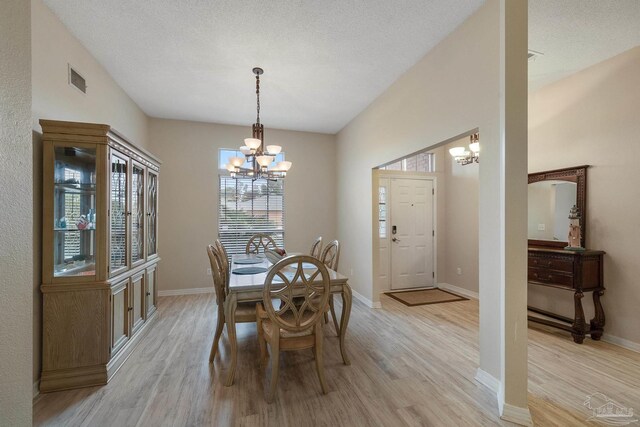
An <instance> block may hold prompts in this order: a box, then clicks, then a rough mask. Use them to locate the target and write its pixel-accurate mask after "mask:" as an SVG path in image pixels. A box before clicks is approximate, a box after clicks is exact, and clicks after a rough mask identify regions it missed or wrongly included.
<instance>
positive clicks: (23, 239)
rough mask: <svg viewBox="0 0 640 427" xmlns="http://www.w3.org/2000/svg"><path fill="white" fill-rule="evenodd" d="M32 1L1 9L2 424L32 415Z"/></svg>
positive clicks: (26, 421) (15, 0)
mask: <svg viewBox="0 0 640 427" xmlns="http://www.w3.org/2000/svg"><path fill="white" fill-rule="evenodd" d="M30 14H31V6H30V4H29V2H25V1H22V0H7V1H3V2H2V13H0V58H2V61H0V100H1V102H0V146H1V147H2V149H1V151H0V188H1V189H2V190H1V191H0V206H2V209H1V210H0V236H1V238H0V425H3V426H28V425H31V419H32V415H31V412H32V405H31V403H32V400H31V389H32V386H31V384H32V383H31V369H32V362H31V358H32V322H33V317H32V288H31V284H32V283H33V271H32V267H33V264H32V257H33V253H32V247H31V245H32V233H33V230H32V219H33V215H32V209H33V206H32V197H33V194H32V176H31V171H32V159H31V156H32V145H31V46H30V44H31V41H30V40H31V23H30Z"/></svg>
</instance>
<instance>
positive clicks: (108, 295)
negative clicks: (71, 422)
mask: <svg viewBox="0 0 640 427" xmlns="http://www.w3.org/2000/svg"><path fill="white" fill-rule="evenodd" d="M40 125H41V126H42V130H43V149H44V155H43V160H44V162H43V224H42V226H43V241H42V286H41V290H42V295H43V319H42V377H41V380H40V391H42V392H50V391H56V390H64V389H70V388H77V387H86V386H95V385H101V384H106V383H107V381H109V379H110V378H111V377H112V376H113V374H114V373H115V372H116V370H117V369H118V368H119V367H120V365H121V364H122V363H123V362H124V361H125V359H126V358H127V357H128V355H129V354H130V353H131V351H132V350H133V348H134V346H135V345H136V343H137V342H138V341H139V340H140V337H141V336H142V334H143V332H144V331H145V330H147V329H148V327H149V325H150V324H151V323H152V322H153V320H154V319H155V311H156V297H157V289H156V281H157V266H158V262H159V261H160V258H159V257H158V253H157V233H158V222H157V220H158V176H159V175H158V173H159V167H160V161H159V160H158V159H157V158H156V157H155V156H153V155H152V154H150V153H148V152H147V151H145V150H143V149H141V148H138V147H136V146H135V145H134V144H132V143H131V142H130V141H128V140H127V139H126V138H125V137H123V136H122V135H121V134H119V133H117V132H116V131H115V130H113V129H112V128H111V127H110V126H108V125H103V124H91V123H76V122H62V121H53V120H40Z"/></svg>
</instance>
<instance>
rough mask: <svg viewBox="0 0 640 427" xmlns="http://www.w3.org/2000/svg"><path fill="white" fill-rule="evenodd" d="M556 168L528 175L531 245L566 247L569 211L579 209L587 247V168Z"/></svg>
mask: <svg viewBox="0 0 640 427" xmlns="http://www.w3.org/2000/svg"><path fill="white" fill-rule="evenodd" d="M588 167H589V166H577V167H573V168H565V169H556V170H551V171H544V172H537V173H530V174H529V188H528V201H529V217H528V228H527V229H528V237H529V245H530V246H542V247H553V248H564V247H565V246H567V244H568V243H567V235H568V233H569V210H570V209H571V207H572V206H573V205H576V206H577V207H578V209H579V210H580V215H581V217H580V227H581V228H582V239H581V242H580V244H581V245H582V246H583V247H584V245H585V235H586V227H585V224H586V216H587V203H586V196H587V168H588Z"/></svg>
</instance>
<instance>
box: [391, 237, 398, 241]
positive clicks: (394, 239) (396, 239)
mask: <svg viewBox="0 0 640 427" xmlns="http://www.w3.org/2000/svg"><path fill="white" fill-rule="evenodd" d="M391 241H392V242H399V241H400V239H398V238H396V237H394V238H393V239H391Z"/></svg>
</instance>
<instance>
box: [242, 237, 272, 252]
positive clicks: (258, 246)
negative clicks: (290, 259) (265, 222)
mask: <svg viewBox="0 0 640 427" xmlns="http://www.w3.org/2000/svg"><path fill="white" fill-rule="evenodd" d="M266 249H278V246H277V245H276V242H275V241H274V240H273V238H272V237H271V236H269V235H268V234H264V233H257V234H254V235H253V236H251V238H250V239H249V241H248V242H247V247H246V249H245V253H246V254H247V255H249V254H259V253H261V252H262V253H264V251H265V250H266Z"/></svg>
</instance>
